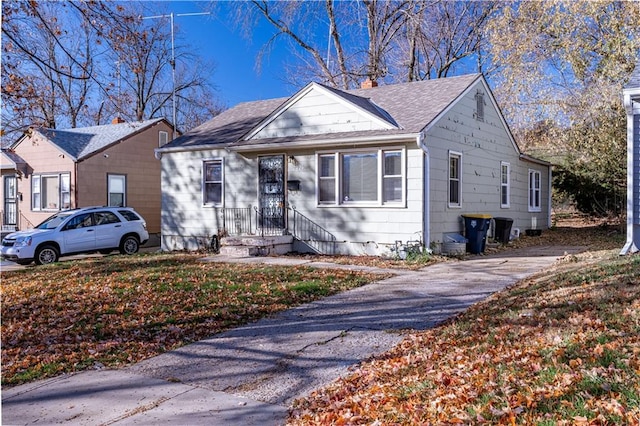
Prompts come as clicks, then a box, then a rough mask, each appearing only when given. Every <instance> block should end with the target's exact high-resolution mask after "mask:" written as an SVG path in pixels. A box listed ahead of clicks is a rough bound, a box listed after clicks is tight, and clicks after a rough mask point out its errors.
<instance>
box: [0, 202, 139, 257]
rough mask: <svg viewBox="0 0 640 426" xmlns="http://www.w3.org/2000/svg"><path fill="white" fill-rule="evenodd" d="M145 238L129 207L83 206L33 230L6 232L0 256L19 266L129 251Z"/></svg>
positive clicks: (137, 220)
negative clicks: (61, 258) (94, 253)
mask: <svg viewBox="0 0 640 426" xmlns="http://www.w3.org/2000/svg"><path fill="white" fill-rule="evenodd" d="M148 239H149V233H148V232H147V224H146V222H145V221H144V219H142V218H141V217H140V215H139V214H138V213H136V212H135V211H134V210H133V209H132V208H130V207H85V208H81V209H74V210H64V211H61V212H59V213H56V214H54V215H53V216H51V217H49V218H48V219H47V220H45V221H44V222H42V223H41V224H40V225H38V226H36V227H35V228H34V229H27V230H25V231H18V232H14V233H12V234H9V235H7V236H6V237H5V238H4V239H3V240H2V248H1V249H0V256H2V257H3V258H5V259H7V260H11V261H14V262H17V263H19V264H21V265H27V264H29V263H31V262H33V261H35V262H36V264H38V265H44V264H47V263H52V262H56V261H57V260H58V259H59V258H60V256H69V255H72V254H80V253H91V252H100V253H103V254H107V253H110V252H112V251H113V250H120V253H122V254H133V253H136V252H137V251H138V249H139V247H140V245H141V244H144V243H146V242H147V240H148Z"/></svg>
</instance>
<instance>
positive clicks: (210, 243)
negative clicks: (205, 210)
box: [162, 205, 339, 257]
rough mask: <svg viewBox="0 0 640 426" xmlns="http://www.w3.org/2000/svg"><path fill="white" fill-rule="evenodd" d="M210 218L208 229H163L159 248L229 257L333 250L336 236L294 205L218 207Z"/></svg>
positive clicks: (336, 244) (332, 252)
mask: <svg viewBox="0 0 640 426" xmlns="http://www.w3.org/2000/svg"><path fill="white" fill-rule="evenodd" d="M210 218H211V219H210V220H211V221H212V222H210V223H213V224H214V225H213V226H209V227H208V228H209V229H212V232H211V231H210V232H208V233H207V232H202V233H198V234H197V235H177V234H171V233H170V232H164V233H163V234H162V240H163V242H162V247H163V250H168V251H173V250H201V251H213V252H217V253H220V254H224V255H227V256H233V257H247V256H275V255H283V254H286V253H290V252H298V253H316V254H336V253H337V246H338V244H339V242H338V241H337V240H336V237H335V236H334V235H333V234H332V233H330V232H329V231H327V230H326V229H324V228H323V227H321V226H320V225H318V224H317V223H315V222H313V220H311V219H310V218H309V217H307V216H305V215H303V214H301V213H300V212H298V211H297V210H296V209H295V208H291V207H285V208H280V207H278V208H275V209H274V208H262V209H260V208H257V207H255V206H251V205H249V206H248V207H230V208H227V207H220V208H214V209H212V214H211V216H210Z"/></svg>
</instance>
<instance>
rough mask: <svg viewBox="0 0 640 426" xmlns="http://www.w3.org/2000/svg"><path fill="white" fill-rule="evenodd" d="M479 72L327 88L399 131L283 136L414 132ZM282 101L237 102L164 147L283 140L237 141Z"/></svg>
mask: <svg viewBox="0 0 640 426" xmlns="http://www.w3.org/2000/svg"><path fill="white" fill-rule="evenodd" d="M478 78H480V74H468V75H462V76H458V77H449V78H441V79H435V80H424V81H416V82H411V83H402V84H393V85H388V86H378V87H374V88H371V89H355V90H348V91H342V90H338V89H333V88H330V90H331V91H333V92H334V93H336V94H339V95H340V96H343V97H344V98H345V99H347V100H349V101H350V102H351V103H353V104H356V105H358V106H359V107H360V108H363V109H366V110H367V111H369V112H371V113H374V114H375V115H377V116H378V117H381V118H383V119H385V120H386V121H389V122H391V123H397V125H398V127H399V129H392V130H373V131H364V132H350V133H348V135H347V134H340V133H335V134H331V135H315V136H312V137H310V136H299V137H290V138H286V140H287V141H294V140H296V139H304V140H307V141H308V140H314V139H321V138H324V139H326V138H336V139H337V138H340V137H344V136H371V137H374V136H376V135H389V134H399V133H403V134H406V133H418V132H420V131H421V130H423V129H424V128H425V127H426V126H427V125H429V124H430V123H431V122H432V121H433V120H434V119H435V118H436V117H437V116H438V115H439V114H440V113H441V112H442V111H444V110H445V109H446V108H447V107H448V106H449V105H450V104H451V103H452V102H453V101H455V100H456V98H458V97H459V96H460V95H461V94H462V93H463V92H464V91H465V90H466V89H467V88H468V87H469V86H470V85H471V84H473V83H474V82H475V81H476V80H477V79H478ZM287 99H288V98H280V99H270V100H264V101H255V102H246V103H242V104H239V105H237V106H235V107H233V108H231V109H229V110H227V111H225V112H223V113H222V114H220V115H218V116H216V117H214V118H213V119H211V120H209V121H207V122H206V123H204V124H202V125H201V126H199V127H196V128H195V129H193V130H191V131H189V132H187V133H185V134H184V135H183V136H181V137H179V138H177V139H175V140H174V141H173V142H171V143H169V144H167V145H165V146H164V147H163V148H164V149H167V148H168V149H170V148H174V147H175V148H188V147H199V146H207V145H217V144H223V145H225V146H227V145H233V146H241V145H252V144H265V143H270V142H274V141H276V140H277V141H280V142H284V141H285V140H284V139H282V138H278V139H275V140H274V139H261V140H260V141H259V142H256V141H242V140H241V138H242V137H243V136H244V135H246V134H247V133H248V132H249V131H250V130H252V129H253V127H255V126H256V125H257V124H258V123H260V122H261V121H262V120H264V119H265V118H266V117H268V116H269V114H271V113H272V112H273V111H274V110H275V109H277V108H278V107H279V106H281V105H282V104H283V103H285V102H286V101H287Z"/></svg>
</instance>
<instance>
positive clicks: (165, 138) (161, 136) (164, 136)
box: [158, 130, 169, 146]
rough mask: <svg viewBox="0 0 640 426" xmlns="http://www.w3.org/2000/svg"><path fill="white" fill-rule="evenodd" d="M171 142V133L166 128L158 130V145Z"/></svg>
mask: <svg viewBox="0 0 640 426" xmlns="http://www.w3.org/2000/svg"><path fill="white" fill-rule="evenodd" d="M167 142H169V133H168V132H165V131H164V130H159V131H158V146H163V145H166V144H167Z"/></svg>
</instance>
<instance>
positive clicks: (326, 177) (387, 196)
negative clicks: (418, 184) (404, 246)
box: [317, 148, 406, 206]
mask: <svg viewBox="0 0 640 426" xmlns="http://www.w3.org/2000/svg"><path fill="white" fill-rule="evenodd" d="M317 164H318V190H317V191H318V204H319V205H378V206H379V205H390V206H398V205H401V204H402V203H403V202H404V182H405V180H406V177H405V173H404V170H405V165H404V164H405V151H404V150H403V149H401V148H400V149H363V150H354V151H345V152H332V153H321V154H318V157H317Z"/></svg>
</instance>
